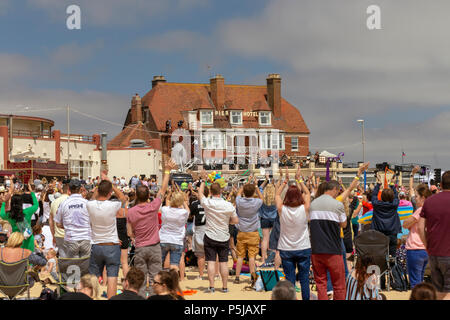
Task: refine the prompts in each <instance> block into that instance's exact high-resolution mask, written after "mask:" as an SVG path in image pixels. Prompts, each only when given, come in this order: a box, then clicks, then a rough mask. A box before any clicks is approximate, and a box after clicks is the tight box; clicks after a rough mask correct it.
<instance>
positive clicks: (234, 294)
mask: <svg viewBox="0 0 450 320" xmlns="http://www.w3.org/2000/svg"><path fill="white" fill-rule="evenodd" d="M229 264H230V268H231V266H232V260H231V259H230V262H229ZM267 270H269V269H267ZM198 275H199V274H198V271H197V268H196V267H187V268H186V278H185V280H184V281H182V282H180V286H181V289H182V290H196V291H197V293H195V294H193V295H187V296H185V299H186V300H270V298H271V292H256V291H255V290H247V289H246V287H248V286H249V285H250V277H245V276H242V275H241V277H240V280H241V281H240V282H241V283H240V284H234V283H233V281H234V276H229V277H228V290H229V292H228V293H222V292H221V290H219V289H220V288H222V281H221V280H220V279H218V280H216V281H215V288H216V292H215V293H205V292H204V291H205V290H206V289H207V288H208V286H209V281H208V280H207V273H206V270H205V272H204V277H203V280H196V278H197V277H198ZM40 276H41V279H44V278H45V277H46V275H45V274H42V273H41V274H40ZM121 278H122V270H120V274H119V285H118V289H120V290H121V289H122V285H121V284H120V279H121ZM47 287H48V288H50V289H55V288H56V286H55V285H48V286H47ZM41 291H42V285H41V284H40V283H37V284H35V285H34V286H33V288H31V290H30V296H31V297H32V298H37V297H39V295H40V293H41ZM103 291H105V292H106V287H105V286H101V292H103ZM311 292H312V293H314V294H316V295H317V292H316V291H314V290H312V291H311ZM383 293H384V294H385V295H386V297H387V299H388V300H408V299H409V296H410V294H411V291H407V292H398V291H393V290H391V291H390V292H387V291H383ZM25 297H26V294H25V295H21V296H20V297H19V298H25ZM297 298H298V299H299V300H301V293H300V292H298V293H297ZM99 300H105V298H101V297H99Z"/></svg>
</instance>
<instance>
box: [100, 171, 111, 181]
mask: <svg viewBox="0 0 450 320" xmlns="http://www.w3.org/2000/svg"><path fill="white" fill-rule="evenodd" d="M100 175H101V180H107V181H109V178H108V170H102V172H101V173H100Z"/></svg>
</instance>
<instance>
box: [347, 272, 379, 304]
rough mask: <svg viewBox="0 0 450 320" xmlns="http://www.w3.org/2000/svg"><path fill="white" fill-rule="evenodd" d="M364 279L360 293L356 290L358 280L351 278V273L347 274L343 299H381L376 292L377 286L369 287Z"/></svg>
mask: <svg viewBox="0 0 450 320" xmlns="http://www.w3.org/2000/svg"><path fill="white" fill-rule="evenodd" d="M369 281H370V280H368V281H366V283H365V284H364V286H363V290H362V295H361V293H360V292H359V290H358V280H356V279H355V278H353V276H352V275H351V274H348V276H347V281H346V282H345V287H346V288H347V292H346V294H345V300H382V299H381V296H380V295H379V294H378V288H375V289H370V288H369V286H368V285H367V283H368V282H369Z"/></svg>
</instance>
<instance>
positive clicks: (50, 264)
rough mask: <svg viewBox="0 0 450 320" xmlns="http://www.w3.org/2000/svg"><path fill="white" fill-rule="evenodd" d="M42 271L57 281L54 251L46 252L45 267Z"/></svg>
mask: <svg viewBox="0 0 450 320" xmlns="http://www.w3.org/2000/svg"><path fill="white" fill-rule="evenodd" d="M44 271H45V272H48V273H50V275H51V276H52V277H53V279H54V280H55V281H58V274H57V272H56V251H55V250H54V249H50V250H48V253H47V265H46V266H45V269H44Z"/></svg>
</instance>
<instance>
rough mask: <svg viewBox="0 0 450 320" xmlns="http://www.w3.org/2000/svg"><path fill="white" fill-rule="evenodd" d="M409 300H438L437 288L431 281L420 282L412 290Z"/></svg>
mask: <svg viewBox="0 0 450 320" xmlns="http://www.w3.org/2000/svg"><path fill="white" fill-rule="evenodd" d="M409 300H437V295H436V288H435V287H434V286H433V285H432V284H431V283H426V282H422V283H419V284H418V285H416V286H415V287H414V288H413V290H412V291H411V296H410V298H409Z"/></svg>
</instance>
